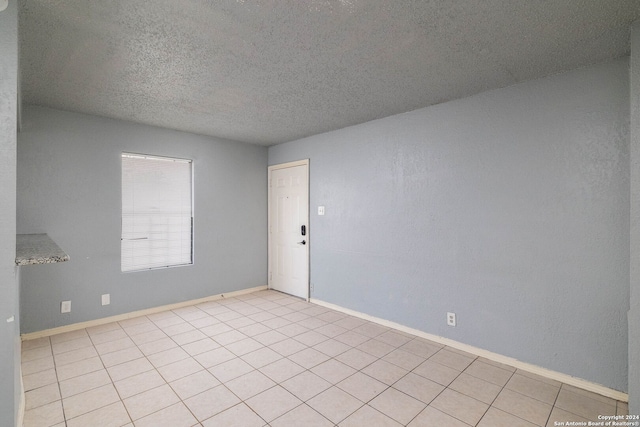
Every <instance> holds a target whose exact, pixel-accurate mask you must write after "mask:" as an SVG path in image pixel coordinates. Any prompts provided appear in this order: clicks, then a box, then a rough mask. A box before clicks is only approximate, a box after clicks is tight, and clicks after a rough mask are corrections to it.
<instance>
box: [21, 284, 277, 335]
mask: <svg viewBox="0 0 640 427" xmlns="http://www.w3.org/2000/svg"><path fill="white" fill-rule="evenodd" d="M266 289H267V287H266V286H256V287H255V288H249V289H241V290H239V291H233V292H226V293H224V294H218V295H211V296H208V297H204V298H199V299H193V300H189V301H183V302H178V303H175V304H168V305H163V306H160V307H153V308H147V309H144V310H138V311H132V312H130V313H124V314H118V315H116V316H110V317H103V318H100V319H95V320H89V321H86V322H79V323H73V324H71V325H65V326H59V327H57V328H51V329H45V330H43V331H37V332H30V333H27V334H22V335H21V338H22V341H27V340H33V339H36V338H42V337H48V336H51V335H57V334H62V333H65V332H72V331H77V330H79V329H85V328H90V327H93V326H100V325H104V324H107V323H111V322H119V321H121V320H127V319H132V318H134V317H140V316H147V315H149V314H154V313H160V312H162V311H167V310H175V309H178V308H182V307H187V306H190V305H196V304H202V303H205V302H209V301H215V300H219V299H222V298H232V297H237V296H239V295H245V294H250V293H252V292H257V291H264V290H266Z"/></svg>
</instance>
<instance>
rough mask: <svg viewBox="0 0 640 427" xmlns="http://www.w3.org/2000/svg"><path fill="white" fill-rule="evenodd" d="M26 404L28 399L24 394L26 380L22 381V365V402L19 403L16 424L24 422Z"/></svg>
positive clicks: (19, 425)
mask: <svg viewBox="0 0 640 427" xmlns="http://www.w3.org/2000/svg"><path fill="white" fill-rule="evenodd" d="M25 406H26V400H25V395H24V381H22V367H20V403H19V405H18V419H17V420H16V425H17V426H18V427H22V426H23V424H24V411H25V409H26V408H25Z"/></svg>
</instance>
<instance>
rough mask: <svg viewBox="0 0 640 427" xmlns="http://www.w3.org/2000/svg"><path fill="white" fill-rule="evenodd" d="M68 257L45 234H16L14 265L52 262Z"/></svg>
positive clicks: (67, 259)
mask: <svg viewBox="0 0 640 427" xmlns="http://www.w3.org/2000/svg"><path fill="white" fill-rule="evenodd" d="M69 259H70V258H69V255H67V254H66V252H65V251H63V250H62V249H60V246H58V245H57V244H56V242H54V241H53V240H51V238H50V237H49V236H47V235H46V234H18V235H17V236H16V265H35V264H53V263H56V262H64V261H69Z"/></svg>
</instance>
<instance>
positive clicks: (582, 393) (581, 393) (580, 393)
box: [560, 383, 618, 406]
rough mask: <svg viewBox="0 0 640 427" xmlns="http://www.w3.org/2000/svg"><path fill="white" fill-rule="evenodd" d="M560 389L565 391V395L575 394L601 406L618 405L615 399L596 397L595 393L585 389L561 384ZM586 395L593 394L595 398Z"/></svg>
mask: <svg viewBox="0 0 640 427" xmlns="http://www.w3.org/2000/svg"><path fill="white" fill-rule="evenodd" d="M565 387H566V388H565ZM569 387H570V388H569ZM562 389H565V391H566V392H567V393H573V394H576V395H578V396H581V397H583V398H587V399H589V400H591V401H595V402H598V403H601V404H603V405H611V404H613V405H614V406H617V405H618V404H617V402H618V400H615V399H613V398H611V397H605V396H601V395H598V394H597V393H593V392H591V391H588V390H585V389H581V388H579V387H576V386H573V385H570V384H566V383H561V386H560V390H562ZM571 389H576V390H578V391H573V390H571ZM587 393H589V394H593V395H595V396H594V397H591V396H590V395H588V394H587ZM604 399H606V400H608V401H605V400H604Z"/></svg>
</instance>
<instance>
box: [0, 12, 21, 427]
mask: <svg viewBox="0 0 640 427" xmlns="http://www.w3.org/2000/svg"><path fill="white" fill-rule="evenodd" d="M17 92H18V8H17V4H16V2H15V1H10V2H9V8H8V9H6V10H4V11H3V12H0V426H1V427H9V426H12V427H13V426H15V422H16V421H15V420H16V417H17V411H18V404H19V402H20V393H21V390H20V377H19V372H20V371H19V368H20V331H19V326H18V325H19V323H18V315H19V313H18V284H17V281H16V262H15V261H16V131H17V129H16V122H17V108H16V107H17V105H16V104H17V95H18V93H17ZM11 316H14V317H15V321H14V322H12V323H8V322H7V321H6V320H7V319H8V318H10V317H11Z"/></svg>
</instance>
